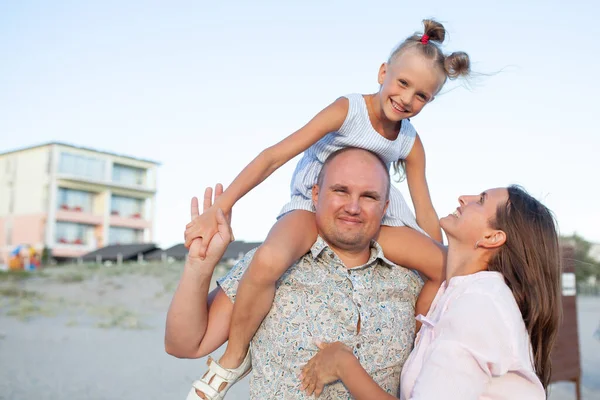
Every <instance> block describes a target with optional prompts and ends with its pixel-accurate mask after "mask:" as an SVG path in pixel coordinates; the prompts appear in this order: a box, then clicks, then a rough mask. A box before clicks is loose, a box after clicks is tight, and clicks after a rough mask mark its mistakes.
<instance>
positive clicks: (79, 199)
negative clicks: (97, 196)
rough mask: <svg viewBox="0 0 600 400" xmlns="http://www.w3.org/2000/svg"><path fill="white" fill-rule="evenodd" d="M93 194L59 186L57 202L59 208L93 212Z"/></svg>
mask: <svg viewBox="0 0 600 400" xmlns="http://www.w3.org/2000/svg"><path fill="white" fill-rule="evenodd" d="M93 196H94V194H93V193H91V192H84V191H82V190H73V189H65V188H59V189H58V196H57V201H56V203H57V206H58V209H59V210H70V211H83V212H92V200H93Z"/></svg>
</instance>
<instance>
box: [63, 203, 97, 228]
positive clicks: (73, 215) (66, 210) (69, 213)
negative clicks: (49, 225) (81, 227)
mask: <svg viewBox="0 0 600 400" xmlns="http://www.w3.org/2000/svg"><path fill="white" fill-rule="evenodd" d="M56 220H57V221H63V222H73V223H78V224H87V225H102V223H103V218H102V216H101V215H95V214H93V213H92V212H90V211H86V210H84V209H83V207H80V206H71V207H70V206H68V205H66V204H61V205H59V207H58V210H57V211H56Z"/></svg>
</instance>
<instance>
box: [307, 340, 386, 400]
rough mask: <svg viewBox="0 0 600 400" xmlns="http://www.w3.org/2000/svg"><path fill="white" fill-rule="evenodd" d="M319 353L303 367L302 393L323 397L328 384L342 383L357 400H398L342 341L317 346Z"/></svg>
mask: <svg viewBox="0 0 600 400" xmlns="http://www.w3.org/2000/svg"><path fill="white" fill-rule="evenodd" d="M316 344H317V346H318V347H319V349H320V350H319V352H318V353H317V354H316V355H315V356H314V357H313V358H311V359H310V360H309V361H308V363H307V364H306V365H305V366H304V368H302V373H301V374H300V380H301V381H302V385H301V386H300V389H301V390H304V391H306V394H307V395H308V396H310V395H311V394H313V393H314V394H315V396H317V397H318V396H319V395H320V394H321V393H322V392H323V388H324V387H325V385H327V384H330V383H333V382H335V381H338V380H341V381H342V382H343V383H344V385H345V386H346V388H347V389H348V391H349V392H350V394H351V395H352V397H354V398H355V399H356V400H361V399H366V400H370V399H379V400H398V399H397V398H396V397H394V396H392V395H391V394H389V393H387V392H386V391H385V390H383V389H382V388H381V387H380V386H379V385H378V384H377V383H376V382H375V381H374V380H373V378H371V376H370V375H369V374H368V373H367V371H365V369H364V368H363V367H362V366H361V365H360V363H359V362H358V360H357V359H356V357H355V356H354V354H352V350H351V349H350V348H349V347H348V346H346V345H345V344H343V343H341V342H335V343H320V342H318V343H316Z"/></svg>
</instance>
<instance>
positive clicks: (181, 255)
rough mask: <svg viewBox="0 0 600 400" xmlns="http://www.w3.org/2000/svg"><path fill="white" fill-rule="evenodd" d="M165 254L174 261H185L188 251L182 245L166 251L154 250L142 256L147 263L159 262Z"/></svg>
mask: <svg viewBox="0 0 600 400" xmlns="http://www.w3.org/2000/svg"><path fill="white" fill-rule="evenodd" d="M163 253H165V254H166V255H167V257H172V258H174V259H176V260H185V257H186V256H187V253H188V249H186V248H185V246H184V244H183V243H181V244H176V245H175V246H173V247H169V248H168V249H165V250H162V249H156V250H154V251H152V252H150V253H148V254H147V255H145V256H144V259H145V260H148V261H159V260H162V255H163Z"/></svg>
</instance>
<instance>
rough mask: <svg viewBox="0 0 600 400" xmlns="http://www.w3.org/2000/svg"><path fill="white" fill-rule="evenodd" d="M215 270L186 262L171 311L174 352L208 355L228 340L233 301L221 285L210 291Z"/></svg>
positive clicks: (170, 349)
mask: <svg viewBox="0 0 600 400" xmlns="http://www.w3.org/2000/svg"><path fill="white" fill-rule="evenodd" d="M207 267H208V268H207ZM213 270H214V266H212V267H210V266H202V265H194V264H193V263H191V262H189V261H188V262H186V264H185V268H184V271H183V274H182V276H181V281H180V282H179V286H178V287H177V290H176V291H175V295H174V296H173V300H172V302H171V306H170V307H169V312H168V313H167V324H166V329H165V350H166V352H167V353H169V354H170V355H172V356H175V357H179V358H200V357H204V356H205V355H207V354H210V353H212V352H213V351H214V350H216V349H218V348H219V347H220V346H221V345H222V344H223V343H225V342H226V341H227V338H228V336H229V324H230V322H231V314H232V312H233V303H232V302H231V300H229V298H228V297H227V296H226V295H225V293H224V292H223V290H221V288H216V289H214V290H213V291H212V292H210V293H208V289H209V286H210V280H211V276H212V272H213Z"/></svg>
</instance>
